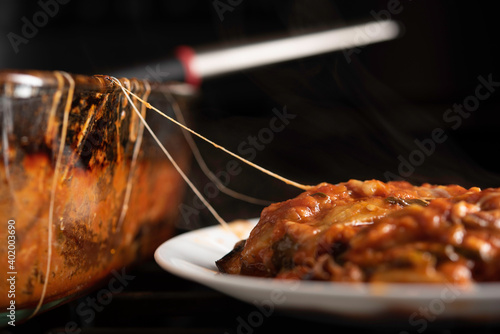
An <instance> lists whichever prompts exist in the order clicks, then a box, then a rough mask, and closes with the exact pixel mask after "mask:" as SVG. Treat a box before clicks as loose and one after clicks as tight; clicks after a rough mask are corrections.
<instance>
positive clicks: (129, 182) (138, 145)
mask: <svg viewBox="0 0 500 334" xmlns="http://www.w3.org/2000/svg"><path fill="white" fill-rule="evenodd" d="M144 85H145V86H146V91H145V92H144V96H143V99H144V100H146V101H147V100H148V97H149V94H150V93H151V86H150V84H149V83H148V82H147V81H144ZM132 105H134V104H132ZM141 114H142V115H143V116H146V107H145V106H144V104H143V105H142V107H141ZM117 131H118V130H117ZM143 133H144V125H143V124H142V122H141V123H139V130H138V132H137V139H136V142H135V146H134V152H133V153H132V154H133V155H132V161H131V163H130V172H129V174H128V179H127V188H126V189H125V197H124V199H123V206H122V210H121V213H120V218H119V219H118V224H117V226H116V229H117V231H120V229H121V227H122V224H123V221H124V220H125V216H126V215H127V211H128V203H129V201H130V196H131V194H132V178H133V177H134V171H135V167H136V165H137V158H138V157H139V152H140V149H141V145H142V136H143Z"/></svg>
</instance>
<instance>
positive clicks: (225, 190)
mask: <svg viewBox="0 0 500 334" xmlns="http://www.w3.org/2000/svg"><path fill="white" fill-rule="evenodd" d="M164 96H165V98H166V99H167V101H168V102H169V103H170V104H171V105H172V110H173V111H174V113H175V117H177V119H178V120H179V121H180V122H181V123H182V124H186V120H185V119H184V115H183V114H182V111H181V108H180V107H179V104H178V103H177V101H176V100H175V98H174V97H173V96H172V95H171V94H170V92H165V93H164ZM143 106H145V105H144V104H143ZM182 133H183V134H184V138H185V139H186V141H187V143H188V145H189V147H190V148H191V151H192V152H193V156H194V158H195V160H196V162H197V163H198V165H199V166H200V168H201V170H202V172H203V173H204V174H205V175H206V176H207V177H208V178H209V179H210V180H211V181H212V182H213V183H214V184H215V186H216V187H217V189H219V190H220V191H221V192H223V193H224V194H226V195H229V196H231V197H233V198H236V199H239V200H241V201H245V202H248V203H252V204H256V205H263V206H269V205H271V204H272V202H271V201H266V200H263V199H260V198H255V197H251V196H248V195H245V194H242V193H239V192H237V191H235V190H233V189H231V188H228V187H226V186H225V185H224V184H223V183H222V182H221V180H219V178H218V177H217V176H216V175H215V174H214V173H213V172H212V171H211V170H210V168H209V167H208V166H207V164H206V163H205V160H204V159H203V156H202V155H201V152H200V150H199V149H198V146H196V143H195V142H194V139H193V137H192V136H191V134H190V133H189V132H187V131H183V132H182Z"/></svg>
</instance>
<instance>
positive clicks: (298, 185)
mask: <svg viewBox="0 0 500 334" xmlns="http://www.w3.org/2000/svg"><path fill="white" fill-rule="evenodd" d="M110 78H111V77H110ZM113 79H114V80H117V79H116V78H113ZM120 87H122V90H124V91H126V92H127V93H129V94H130V95H132V96H135V97H136V98H137V99H138V100H139V101H141V102H142V103H144V104H146V106H147V107H148V108H149V109H153V110H154V111H156V112H157V113H158V114H160V115H162V116H163V117H165V118H166V119H168V120H169V121H171V122H173V123H175V124H177V125H178V126H180V127H182V128H183V129H184V130H187V131H189V132H191V133H192V134H194V135H195V136H197V137H199V138H201V139H203V140H204V141H206V142H207V143H209V144H211V145H213V146H215V147H216V148H218V149H220V150H222V151H224V152H226V153H227V154H229V155H231V156H232V157H234V158H236V159H238V160H241V161H243V162H244V163H246V164H247V165H250V166H252V167H253V168H255V169H258V170H260V171H261V172H263V173H265V174H267V175H270V176H272V177H274V178H276V179H278V180H280V181H283V182H285V183H286V184H289V185H291V186H294V187H296V188H299V189H302V190H309V189H311V188H312V186H309V185H304V184H300V183H298V182H295V181H292V180H289V179H287V178H285V177H283V176H280V175H278V174H276V173H273V172H271V171H270V170H267V169H265V168H263V167H261V166H259V165H256V164H254V163H253V162H251V161H248V160H247V159H245V158H242V157H240V156H239V155H237V154H236V153H233V152H231V151H229V150H228V149H226V148H224V147H222V146H220V145H218V144H216V143H214V142H213V141H211V140H210V139H208V138H206V137H204V136H202V135H200V134H199V133H197V132H195V131H194V130H191V129H190V128H188V127H187V126H185V125H184V124H182V123H180V122H178V121H176V120H175V119H173V118H172V117H170V116H168V115H166V114H164V113H163V112H161V111H160V110H158V109H157V108H155V107H154V106H152V105H151V104H150V103H149V102H146V101H144V100H142V99H141V98H140V97H138V96H137V95H135V94H134V93H132V92H131V91H130V90H129V89H127V88H125V87H123V86H121V84H120Z"/></svg>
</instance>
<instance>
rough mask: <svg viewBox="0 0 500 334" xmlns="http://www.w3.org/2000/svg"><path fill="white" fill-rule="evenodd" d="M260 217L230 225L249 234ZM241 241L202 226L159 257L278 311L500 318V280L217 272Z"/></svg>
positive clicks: (178, 270)
mask: <svg viewBox="0 0 500 334" xmlns="http://www.w3.org/2000/svg"><path fill="white" fill-rule="evenodd" d="M255 224H256V220H252V221H242V222H238V223H233V224H231V226H232V229H233V230H235V231H237V234H238V236H239V237H240V238H246V237H247V236H248V233H249V232H250V230H251V228H252V227H253V226H255ZM238 240H239V238H238V237H236V236H235V235H234V234H233V233H231V232H229V231H227V230H225V229H223V228H222V227H220V226H212V227H207V228H202V229H199V230H195V231H192V232H187V233H184V234H181V235H179V236H177V237H174V238H172V239H170V240H168V241H167V242H165V243H163V244H162V245H161V246H160V247H159V248H158V249H157V250H156V253H155V259H156V261H157V262H158V264H159V265H160V266H161V267H163V268H164V269H165V270H167V271H169V272H171V273H173V274H175V275H178V276H180V277H183V278H186V279H189V280H193V281H195V282H198V283H201V284H204V285H206V286H209V287H211V288H213V289H215V290H218V291H221V292H223V293H225V294H228V295H230V296H233V297H235V298H238V299H240V300H243V301H246V302H248V303H252V304H255V305H256V306H257V309H259V310H260V311H261V312H262V313H264V314H266V312H268V313H269V312H272V311H273V310H275V309H282V310H288V311H290V310H292V311H300V312H301V313H303V312H307V313H313V314H315V313H317V314H328V315H332V314H335V315H339V316H342V317H345V316H353V317H356V318H359V317H362V318H365V319H367V318H378V319H380V318H381V317H382V318H383V316H384V315H388V316H390V318H391V319H394V318H396V317H398V318H400V319H406V321H408V322H409V323H410V324H412V323H414V324H415V325H417V324H419V323H423V322H426V321H430V322H432V321H434V320H447V319H450V318H460V319H461V320H497V321H498V319H500V283H484V284H476V285H473V286H469V287H460V288H458V287H456V286H452V285H432V284H431V285H426V284H373V283H354V284H350V283H330V282H315V281H300V282H297V281H285V280H276V279H267V278H255V277H245V276H233V275H226V274H221V273H219V272H218V271H217V268H216V266H215V261H216V260H218V259H220V258H221V257H222V256H224V255H225V254H226V253H227V252H229V251H230V250H231V249H232V248H233V246H234V244H235V243H236V242H237V241H238Z"/></svg>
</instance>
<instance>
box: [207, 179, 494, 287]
mask: <svg viewBox="0 0 500 334" xmlns="http://www.w3.org/2000/svg"><path fill="white" fill-rule="evenodd" d="M216 264H217V267H218V268H219V270H220V271H221V272H222V273H228V274H236V275H249V276H259V277H275V278H282V279H296V280H321V281H343V282H377V281H378V282H421V283H429V282H436V283H439V282H455V283H468V282H473V281H499V280H500V189H486V190H482V191H481V190H480V189H479V188H470V189H465V188H462V187H460V186H457V185H449V186H436V185H430V184H423V185H421V186H413V185H411V184H410V183H407V182H402V181H395V182H388V183H383V182H381V181H376V180H369V181H364V182H363V181H358V180H350V181H348V182H345V183H340V184H336V185H332V184H327V183H322V184H319V185H317V186H315V187H313V188H312V189H310V190H308V191H306V192H304V193H302V194H300V195H299V196H298V197H296V198H294V199H290V200H288V201H285V202H281V203H276V204H272V205H270V206H269V207H267V208H265V209H264V210H263V212H262V214H261V217H260V221H259V222H258V224H257V225H256V226H255V228H254V229H253V230H252V231H251V233H250V236H249V238H248V239H247V240H243V241H240V242H239V243H237V244H236V245H235V247H234V249H233V250H232V251H231V252H229V253H228V254H227V255H226V256H224V257H223V258H222V259H220V260H218V261H217V263H216Z"/></svg>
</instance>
